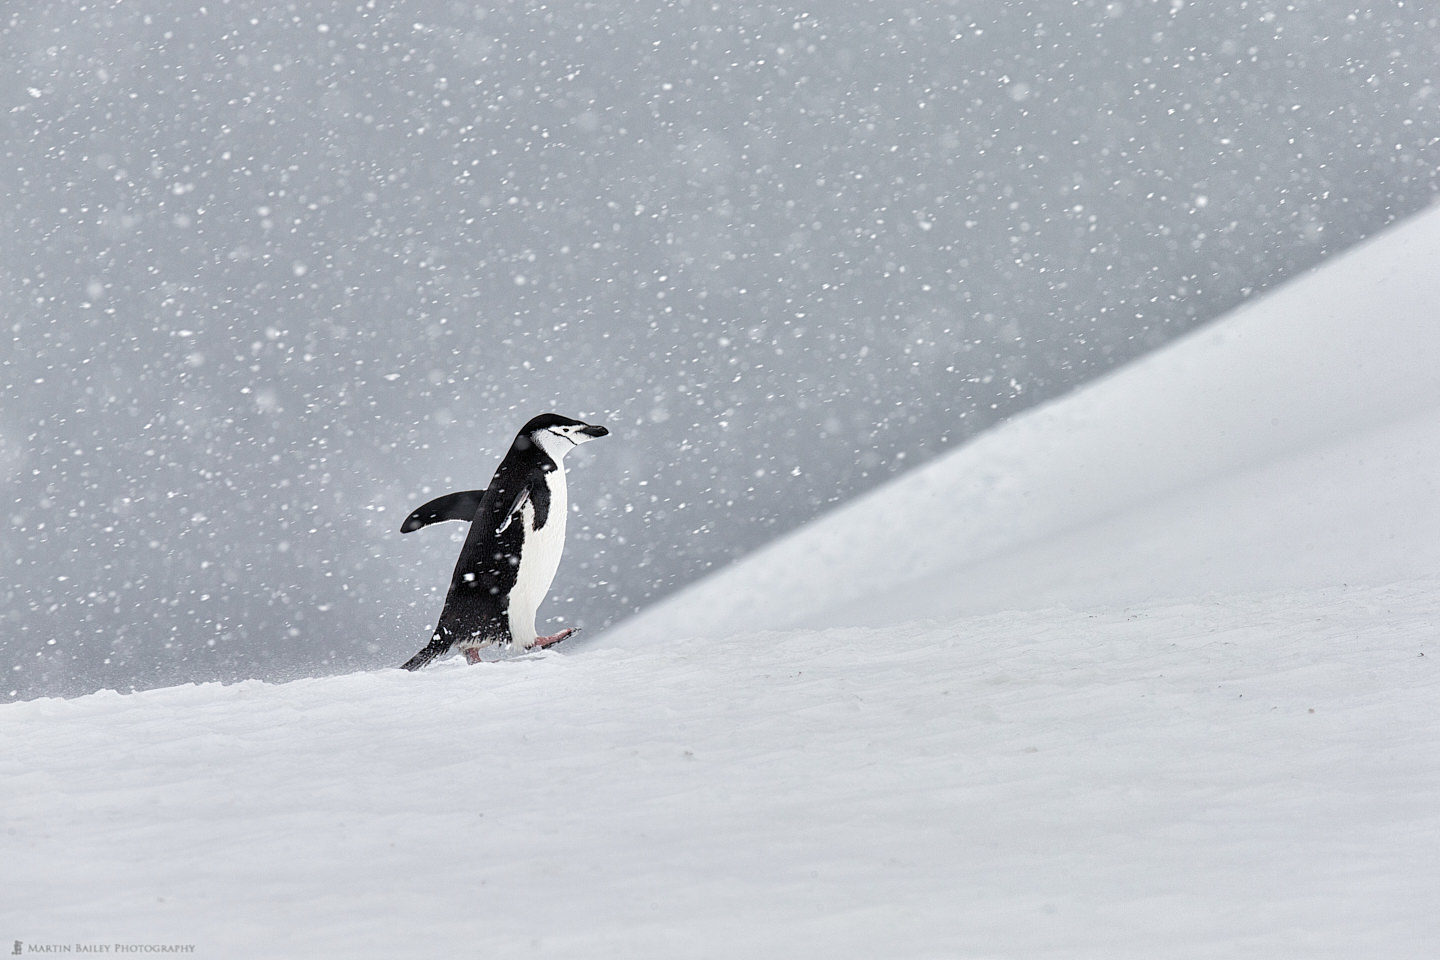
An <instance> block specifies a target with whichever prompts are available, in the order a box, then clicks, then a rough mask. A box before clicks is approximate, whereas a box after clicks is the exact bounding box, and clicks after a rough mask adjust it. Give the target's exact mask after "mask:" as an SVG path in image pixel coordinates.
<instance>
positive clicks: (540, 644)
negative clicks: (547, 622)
mask: <svg viewBox="0 0 1440 960" xmlns="http://www.w3.org/2000/svg"><path fill="white" fill-rule="evenodd" d="M575 632H576V628H575V627H566V628H565V629H564V630H561V631H560V632H559V633H552V634H551V635H550V636H548V637H536V638H535V642H534V643H532V644H530V646H529V648H528V649H530V650H544V649H545V648H546V647H553V646H555V644H557V643H559V642H560V641H561V640H564V639H565V638H566V637H568V636H570V635H571V634H572V633H575Z"/></svg>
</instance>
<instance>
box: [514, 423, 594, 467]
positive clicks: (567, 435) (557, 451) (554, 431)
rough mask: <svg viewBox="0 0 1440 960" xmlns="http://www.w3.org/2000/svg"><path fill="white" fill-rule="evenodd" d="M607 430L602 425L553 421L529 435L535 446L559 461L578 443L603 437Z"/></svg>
mask: <svg viewBox="0 0 1440 960" xmlns="http://www.w3.org/2000/svg"><path fill="white" fill-rule="evenodd" d="M609 432H610V431H608V430H606V429H605V428H604V427H597V426H591V425H590V424H588V423H554V424H551V425H549V426H547V427H542V428H540V429H539V430H533V431H531V432H530V435H529V436H530V441H531V442H532V443H534V444H535V446H537V447H539V448H540V449H541V450H544V451H545V454H546V455H547V456H548V457H549V458H550V459H551V460H554V461H555V462H556V463H559V462H560V461H561V459H563V458H564V456H565V454H567V453H569V452H570V451H571V450H574V449H575V448H576V447H578V446H580V444H582V443H585V442H587V441H589V440H594V439H595V438H596V437H603V436H605V435H606V434H607V433H609Z"/></svg>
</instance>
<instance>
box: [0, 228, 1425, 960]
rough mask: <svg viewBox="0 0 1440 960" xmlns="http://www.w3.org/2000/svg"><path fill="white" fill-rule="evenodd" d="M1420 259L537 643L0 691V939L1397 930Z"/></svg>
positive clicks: (1385, 258)
mask: <svg viewBox="0 0 1440 960" xmlns="http://www.w3.org/2000/svg"><path fill="white" fill-rule="evenodd" d="M1437 258H1440V214H1431V215H1428V216H1426V217H1424V218H1422V219H1420V220H1417V221H1415V222H1412V223H1410V224H1408V225H1406V226H1404V227H1402V228H1400V229H1398V230H1394V231H1391V232H1390V233H1388V234H1387V235H1385V236H1383V237H1381V238H1380V239H1379V240H1378V241H1376V242H1374V243H1372V244H1370V245H1369V246H1367V247H1366V248H1364V249H1362V250H1359V251H1357V252H1356V253H1354V254H1352V255H1350V256H1347V257H1345V258H1343V259H1341V260H1339V261H1337V262H1335V263H1333V264H1331V265H1330V266H1328V267H1326V268H1325V269H1324V270H1322V271H1321V272H1319V273H1317V274H1315V275H1313V276H1310V277H1308V278H1305V279H1304V280H1302V281H1301V282H1299V283H1297V284H1295V285H1292V286H1291V287H1289V288H1287V289H1286V290H1284V291H1281V292H1280V293H1279V294H1278V295H1276V296H1273V297H1270V298H1268V299H1266V300H1265V301H1263V302H1262V303H1259V304H1257V305H1255V306H1254V307H1253V308H1250V309H1247V310H1246V311H1243V312H1241V313H1239V314H1237V315H1235V316H1234V317H1232V318H1229V319H1228V320H1225V321H1222V323H1221V324H1220V325H1218V326H1216V327H1213V328H1211V329H1209V330H1208V331H1205V332H1203V333H1201V334H1200V335H1198V336H1196V337H1193V338H1191V339H1189V340H1187V341H1185V342H1182V343H1180V344H1178V345H1176V346H1175V347H1174V348H1171V349H1169V350H1167V351H1165V352H1163V353H1161V354H1159V355H1156V356H1154V357H1153V358H1151V359H1149V360H1147V361H1144V362H1143V363H1141V364H1139V365H1136V366H1134V367H1132V368H1130V369H1127V370H1124V371H1121V372H1120V373H1119V374H1117V375H1115V376H1113V377H1111V378H1109V379H1108V380H1106V381H1103V382H1101V383H1099V384H1096V385H1095V386H1094V387H1092V388H1090V389H1087V390H1085V391H1083V392H1082V393H1080V394H1077V395H1075V396H1073V397H1071V398H1069V399H1067V400H1065V401H1062V402H1060V403H1057V404H1055V405H1053V406H1051V407H1048V408H1045V409H1042V410H1038V411H1036V412H1034V413H1033V414H1031V415H1028V416H1026V417H1024V418H1022V419H1019V420H1016V421H1013V422H1011V423H1009V424H1007V425H1006V426H1004V427H1002V428H1000V429H998V430H996V431H994V432H992V433H991V434H989V435H987V436H986V437H984V438H982V439H981V440H980V441H979V442H977V443H975V444H972V445H970V446H969V447H967V448H965V449H962V450H960V451H957V452H956V453H955V454H953V455H952V456H950V457H949V458H947V459H945V460H942V461H940V462H938V463H936V464H934V465H933V466H931V467H928V468H925V469H923V470H921V471H918V472H916V473H915V474H913V475H911V476H909V477H906V478H902V479H901V480H900V481H898V482H896V483H893V484H891V485H889V486H887V487H885V488H882V489H881V490H879V491H877V492H876V493H875V494H874V495H873V496H870V497H867V498H865V499H862V500H860V501H857V502H856V503H854V504H852V505H850V506H847V507H845V508H842V509H841V510H839V511H837V512H836V513H835V514H834V515H832V516H831V517H829V518H825V519H823V520H821V521H819V522H817V523H816V524H814V525H813V526H811V527H809V528H807V529H806V530H804V531H802V532H801V533H800V534H799V535H798V536H795V537H792V538H789V539H788V540H787V541H785V542H783V543H781V544H778V545H777V546H776V547H775V548H773V549H772V550H769V551H767V552H765V553H764V554H762V555H761V556H759V557H757V558H755V559H754V560H753V561H751V562H747V563H744V564H741V565H739V566H737V567H735V568H733V569H731V570H729V571H725V572H723V573H721V574H719V575H718V576H716V577H714V578H712V579H711V580H710V581H708V582H706V583H702V584H700V585H698V586H696V587H694V588H692V589H691V590H689V591H686V592H685V593H682V594H681V595H679V596H678V597H677V598H676V599H675V600H674V601H673V602H671V603H669V604H666V605H664V606H662V607H661V608H659V609H657V610H655V611H653V612H652V613H650V614H648V615H644V616H642V617H641V618H638V619H637V620H635V621H632V622H630V623H628V624H624V625H622V626H621V627H619V628H617V629H615V630H612V631H610V632H609V633H606V634H603V635H601V636H598V637H592V638H591V639H590V640H589V641H588V642H586V643H582V644H579V645H576V646H572V647H569V648H568V649H565V648H562V649H561V650H559V651H553V652H549V653H546V654H544V655H541V656H536V657H530V658H522V659H517V660H512V661H507V662H503V663H499V664H487V665H485V666H484V667H483V668H478V667H477V668H471V667H466V666H464V665H463V664H461V663H458V662H457V661H456V660H455V659H451V660H448V661H445V662H443V663H441V664H438V665H437V666H436V667H435V668H433V669H431V670H429V671H426V672H423V673H420V674H415V675H411V674H405V673H402V672H400V671H398V670H386V671H379V672H376V673H369V674H356V675H351V676H342V677H329V678H324V679H314V680H301V681H297V682H293V683H288V684H281V685H271V684H264V683H259V682H254V681H251V682H246V683H241V684H238V685H234V686H228V687H223V686H218V685H214V684H211V685H204V686H190V687H176V688H169V689H161V690H153V691H149V692H145V693H140V694H135V695H130V696H120V695H117V694H113V693H101V694H95V695H92V696H87V697H82V698H79V699H75V700H36V701H31V702H24V703H16V704H7V705H4V706H0V743H3V744H4V747H3V750H0V804H3V809H4V810H5V828H6V829H5V832H4V833H3V834H0V853H3V857H0V859H3V863H4V867H5V869H4V879H3V884H4V895H3V897H0V937H3V938H6V939H21V940H23V941H25V942H29V943H80V942H104V943H112V942H115V943H123V942H151V943H166V942H170V943H174V942H179V943H193V944H194V945H195V946H196V950H195V955H196V956H213V957H253V956H260V955H265V956H317V955H327V956H346V957H357V956H359V957H370V956H373V957H394V956H443V955H451V956H522V955H537V956H554V957H657V958H658V957H665V958H670V957H716V958H724V957H734V956H750V957H776V958H781V957H784V958H791V957H802V958H804V957H815V958H822V957H824V958H831V957H937V958H938V957H1017V958H1019V957H1024V958H1034V957H1055V958H1070V957H1097V958H1098V957H1105V958H1113V957H1135V958H1142V957H1143V958H1153V957H1216V958H1233V957H1240V956H1253V957H1296V958H1300V957H1304V958H1324V957H1387V958H1392V957H1423V956H1432V955H1433V950H1434V947H1435V944H1436V943H1437V942H1440V919H1437V914H1436V912H1435V910H1434V893H1435V891H1436V890H1437V889H1440V806H1437V804H1436V803H1435V798H1436V796H1440V750H1437V749H1436V747H1435V744H1436V741H1437V734H1440V676H1437V658H1440V651H1437V649H1436V646H1435V643H1434V640H1435V636H1436V631H1437V625H1440V548H1437V547H1436V543H1437V542H1440V528H1437V522H1440V521H1437V519H1436V514H1437V512H1440V511H1437V510H1436V506H1435V505H1436V503H1437V492H1440V452H1437V451H1440V387H1437V384H1436V380H1437V379H1440V378H1436V377H1435V376H1434V373H1433V371H1434V370H1436V369H1440V366H1437V363H1436V361H1437V359H1440V323H1437V322H1436V318H1435V312H1436V308H1435V306H1434V305H1435V304H1440V271H1435V270H1434V269H1433V264H1434V263H1435V262H1436V261H1437ZM862 551H863V552H862Z"/></svg>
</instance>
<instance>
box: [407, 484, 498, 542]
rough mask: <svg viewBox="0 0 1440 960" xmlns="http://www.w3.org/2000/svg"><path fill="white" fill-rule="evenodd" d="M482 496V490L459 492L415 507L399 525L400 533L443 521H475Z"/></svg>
mask: <svg viewBox="0 0 1440 960" xmlns="http://www.w3.org/2000/svg"><path fill="white" fill-rule="evenodd" d="M484 496H485V491H484V490H460V491H457V492H456V493H447V494H445V496H443V497H436V498H435V499H434V500H431V501H430V502H429V503H426V504H423V505H421V506H419V507H416V508H415V509H414V510H413V511H412V512H411V514H410V516H408V517H406V518H405V522H404V523H402V524H400V532H401V533H413V532H414V531H416V530H419V529H420V528H421V527H427V526H429V525H430V524H432V523H441V522H442V521H445V520H460V521H462V522H464V523H469V522H470V521H471V520H474V519H475V511H477V510H479V509H480V499H481V498H482V497H484Z"/></svg>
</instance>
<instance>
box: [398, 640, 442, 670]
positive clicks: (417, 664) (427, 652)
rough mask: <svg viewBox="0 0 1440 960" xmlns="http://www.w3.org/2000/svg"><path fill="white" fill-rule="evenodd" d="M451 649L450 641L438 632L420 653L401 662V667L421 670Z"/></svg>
mask: <svg viewBox="0 0 1440 960" xmlns="http://www.w3.org/2000/svg"><path fill="white" fill-rule="evenodd" d="M449 649H450V641H449V640H447V639H445V638H444V637H443V636H441V635H440V634H438V633H437V634H435V636H433V637H431V638H430V642H429V643H427V644H425V646H424V647H423V648H422V649H421V651H420V652H419V653H417V654H415V656H413V657H411V658H410V659H409V660H406V661H405V662H404V663H402V664H400V669H402V670H419V669H420V668H421V667H423V666H426V665H428V664H429V663H430V661H431V660H434V659H435V658H436V657H438V656H440V655H441V654H443V653H444V652H445V651H447V650H449Z"/></svg>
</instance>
